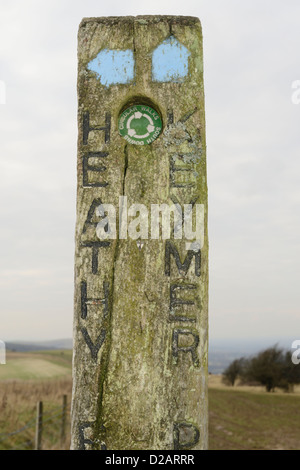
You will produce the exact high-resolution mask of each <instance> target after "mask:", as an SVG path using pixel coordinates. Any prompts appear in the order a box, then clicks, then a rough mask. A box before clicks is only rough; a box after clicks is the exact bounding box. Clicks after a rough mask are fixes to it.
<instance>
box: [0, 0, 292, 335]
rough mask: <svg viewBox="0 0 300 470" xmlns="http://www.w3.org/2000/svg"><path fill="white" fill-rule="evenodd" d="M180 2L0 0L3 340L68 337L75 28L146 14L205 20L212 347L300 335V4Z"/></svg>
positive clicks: (232, 0) (224, 0)
mask: <svg viewBox="0 0 300 470" xmlns="http://www.w3.org/2000/svg"><path fill="white" fill-rule="evenodd" d="M178 5H181V6H176V3H175V2H171V1H162V0H151V1H149V2H140V1H136V0H134V1H130V0H126V1H120V0H119V1H114V0H111V1H109V2H103V1H100V0H98V1H94V0H85V1H78V0H51V1H49V0H43V1H37V0H22V1H21V0H0V80H1V81H2V83H3V82H4V83H5V86H6V103H5V104H0V129H1V139H0V197H1V204H0V224H1V231H0V240H1V243H0V260H1V263H0V339H2V340H4V341H9V340H46V339H56V338H64V337H71V336H72V322H73V256H74V227H75V192H76V143H77V122H76V119H77V115H76V113H77V96H76V80H77V30H78V25H79V23H80V21H81V19H82V18H83V17H90V16H111V15H114V16H126V15H139V14H168V15H170V14H171V15H189V16H197V17H199V18H200V20H201V23H202V28H203V36H204V71H205V95H206V126H207V129H206V132H207V160H208V184H209V239H210V311H209V314H210V337H211V338H222V337H224V338H230V337H236V338H250V337H255V336H258V337H266V336H267V337H270V338H274V340H277V339H278V338H281V337H282V336H290V337H294V338H295V339H297V338H300V321H299V317H300V316H299V305H300V287H299V281H300V276H299V264H300V250H299V247H300V219H299V215H300V207H299V206H300V185H299V176H300V146H299V141H300V103H299V104H296V101H297V99H296V100H295V99H294V101H295V103H293V100H292V95H293V92H294V93H295V90H293V88H292V85H293V83H294V82H296V81H297V80H300V59H299V57H300V56H299V46H300V28H299V18H300V2H299V1H298V0H285V1H283V0H280V1H279V0H244V1H243V2H241V1H235V0H185V1H184V2H178ZM298 96H300V94H299V95H298ZM299 101H300V100H299Z"/></svg>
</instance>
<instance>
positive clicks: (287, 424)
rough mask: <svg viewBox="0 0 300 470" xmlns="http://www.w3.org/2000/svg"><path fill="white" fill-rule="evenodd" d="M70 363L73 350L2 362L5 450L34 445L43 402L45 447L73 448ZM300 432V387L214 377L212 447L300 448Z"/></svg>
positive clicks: (0, 412)
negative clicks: (65, 411) (273, 387)
mask: <svg viewBox="0 0 300 470" xmlns="http://www.w3.org/2000/svg"><path fill="white" fill-rule="evenodd" d="M71 362H72V353H71V351H40V352H30V353H17V352H15V353H8V354H7V364H6V365H1V366H0V450H9V449H24V448H25V449H28V450H29V449H32V448H33V442H34V434H35V416H36V404H37V402H38V401H43V403H44V413H45V416H44V421H45V426H44V431H43V440H42V442H43V449H45V450H46V449H49V450H56V449H69V445H70V421H69V419H68V422H67V437H66V440H65V441H64V442H63V443H61V442H60V424H61V406H62V397H63V395H65V394H66V395H67V397H68V404H69V405H70V401H71V392H72V378H71ZM19 429H23V430H22V431H21V432H19V433H16V434H15V431H16V430H19ZM9 434H10V435H9ZM8 435H9V436H8ZM7 436H8V437H7ZM299 436H300V387H298V388H295V391H294V393H284V392H280V391H275V393H266V392H265V390H264V388H263V387H251V386H235V387H227V386H225V385H223V384H222V382H221V377H220V376H217V375H210V376H209V449H210V450H243V449H244V450H259V449H261V450H264V449H267V450H281V449H282V450H294V449H295V450H296V449H297V450H299V449H300V438H299Z"/></svg>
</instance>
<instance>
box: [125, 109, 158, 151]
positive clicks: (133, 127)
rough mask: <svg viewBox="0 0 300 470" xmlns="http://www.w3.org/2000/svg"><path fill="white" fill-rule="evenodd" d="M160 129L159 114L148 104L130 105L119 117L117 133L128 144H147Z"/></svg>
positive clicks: (152, 140)
mask: <svg viewBox="0 0 300 470" xmlns="http://www.w3.org/2000/svg"><path fill="white" fill-rule="evenodd" d="M161 130H162V121H161V118H160V115H159V114H158V113H157V112H156V111H155V109H153V108H150V106H146V105H141V104H137V105H135V106H130V107H129V108H127V109H125V111H123V112H122V114H121V115H120V117H119V133H120V134H121V136H122V137H124V139H126V140H127V142H129V143H130V144H134V145H149V144H151V143H152V142H154V140H155V139H157V137H158V136H159V134H160V133H161Z"/></svg>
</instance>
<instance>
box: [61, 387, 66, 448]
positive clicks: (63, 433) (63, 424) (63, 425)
mask: <svg viewBox="0 0 300 470" xmlns="http://www.w3.org/2000/svg"><path fill="white" fill-rule="evenodd" d="M66 421H67V395H63V403H62V417H61V432H60V442H61V444H63V442H64V440H65V438H66Z"/></svg>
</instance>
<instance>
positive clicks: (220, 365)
mask: <svg viewBox="0 0 300 470" xmlns="http://www.w3.org/2000/svg"><path fill="white" fill-rule="evenodd" d="M294 339H296V338H295V337H294V338H292V337H282V338H271V337H266V338H259V337H258V338H219V339H215V338H214V339H210V341H209V353H208V371H209V372H210V373H211V374H221V373H222V372H223V371H224V370H225V369H226V367H228V366H229V364H230V363H231V362H232V361H234V360H235V359H239V358H241V357H249V356H252V355H254V354H257V353H258V352H259V351H263V350H264V349H267V348H269V347H271V346H274V345H275V344H277V345H278V347H280V348H283V349H285V350H290V348H291V345H292V342H293V340H294Z"/></svg>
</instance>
